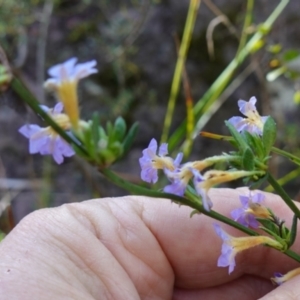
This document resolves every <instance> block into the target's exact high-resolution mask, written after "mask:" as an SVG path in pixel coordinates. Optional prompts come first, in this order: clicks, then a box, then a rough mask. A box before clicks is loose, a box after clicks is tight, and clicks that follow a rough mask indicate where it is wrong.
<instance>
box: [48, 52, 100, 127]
mask: <svg viewBox="0 0 300 300" xmlns="http://www.w3.org/2000/svg"><path fill="white" fill-rule="evenodd" d="M76 62H77V58H75V57H73V58H70V59H69V60H67V61H66V62H64V63H62V64H58V65H55V66H53V67H51V68H50V69H49V70H48V74H49V75H50V76H51V78H50V79H48V80H46V82H45V87H46V88H47V89H48V90H52V91H54V92H56V94H57V97H58V98H59V100H60V101H62V103H63V104H64V107H65V110H66V114H67V115H68V116H69V118H70V121H71V123H72V125H73V127H74V128H77V127H78V122H79V108H78V98H77V84H78V81H79V80H80V79H82V78H84V77H87V76H89V75H90V74H93V73H97V72H98V71H97V69H96V68H95V66H96V64H97V63H96V61H95V60H92V61H89V62H86V63H81V64H76Z"/></svg>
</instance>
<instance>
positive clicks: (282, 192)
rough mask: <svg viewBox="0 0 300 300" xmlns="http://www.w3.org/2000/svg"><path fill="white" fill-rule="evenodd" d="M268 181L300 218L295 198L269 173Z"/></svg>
mask: <svg viewBox="0 0 300 300" xmlns="http://www.w3.org/2000/svg"><path fill="white" fill-rule="evenodd" d="M268 181H269V183H270V185H271V186H272V187H273V188H274V190H275V191H276V192H277V193H278V194H279V195H280V197H281V198H282V199H283V200H284V202H285V203H286V204H287V205H288V207H289V208H290V209H291V210H292V211H293V213H294V214H295V215H296V216H297V218H298V219H300V211H299V209H298V207H297V206H296V204H295V203H294V202H293V200H292V199H291V198H290V197H289V195H288V194H287V193H286V191H285V190H284V189H283V188H282V186H281V185H280V184H279V183H278V182H277V180H276V179H275V178H274V177H273V176H272V175H271V174H270V173H269V174H268Z"/></svg>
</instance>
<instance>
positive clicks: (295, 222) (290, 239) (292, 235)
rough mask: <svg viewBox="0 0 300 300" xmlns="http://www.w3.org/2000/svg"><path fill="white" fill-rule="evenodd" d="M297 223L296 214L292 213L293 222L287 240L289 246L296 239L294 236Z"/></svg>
mask: <svg viewBox="0 0 300 300" xmlns="http://www.w3.org/2000/svg"><path fill="white" fill-rule="evenodd" d="M297 223H298V218H297V216H296V215H294V217H293V224H292V228H291V231H290V236H289V241H288V244H289V247H291V246H292V245H293V244H294V242H295V240H296V236H297Z"/></svg>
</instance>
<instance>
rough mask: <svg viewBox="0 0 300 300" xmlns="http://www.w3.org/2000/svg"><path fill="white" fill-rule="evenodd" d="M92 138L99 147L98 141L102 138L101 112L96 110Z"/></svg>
mask: <svg viewBox="0 0 300 300" xmlns="http://www.w3.org/2000/svg"><path fill="white" fill-rule="evenodd" d="M92 139H93V142H94V145H95V147H97V144H98V141H99V139H100V132H99V113H97V112H95V113H94V114H93V118H92Z"/></svg>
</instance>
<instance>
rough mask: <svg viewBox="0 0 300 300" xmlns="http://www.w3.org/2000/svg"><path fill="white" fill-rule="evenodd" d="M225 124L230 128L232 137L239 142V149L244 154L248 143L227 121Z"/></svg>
mask: <svg viewBox="0 0 300 300" xmlns="http://www.w3.org/2000/svg"><path fill="white" fill-rule="evenodd" d="M225 124H226V126H227V127H228V129H229V131H230V133H231V135H232V137H233V138H234V140H235V141H236V142H237V144H238V148H240V149H241V150H242V152H244V151H245V150H246V149H247V148H248V145H247V143H246V141H245V140H244V138H243V136H242V135H241V134H240V133H239V132H238V131H237V130H236V129H235V127H234V126H233V125H232V124H230V123H229V122H228V121H225Z"/></svg>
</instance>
